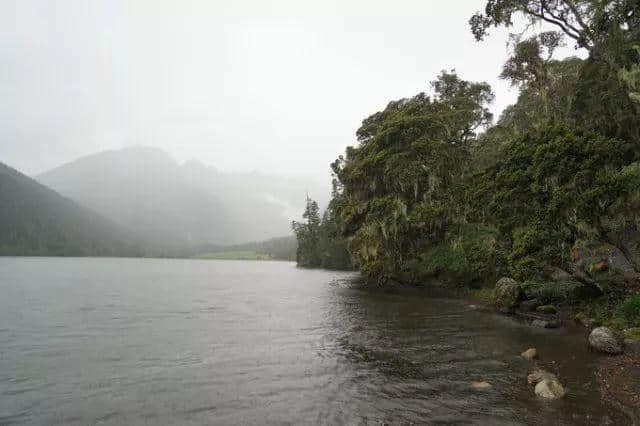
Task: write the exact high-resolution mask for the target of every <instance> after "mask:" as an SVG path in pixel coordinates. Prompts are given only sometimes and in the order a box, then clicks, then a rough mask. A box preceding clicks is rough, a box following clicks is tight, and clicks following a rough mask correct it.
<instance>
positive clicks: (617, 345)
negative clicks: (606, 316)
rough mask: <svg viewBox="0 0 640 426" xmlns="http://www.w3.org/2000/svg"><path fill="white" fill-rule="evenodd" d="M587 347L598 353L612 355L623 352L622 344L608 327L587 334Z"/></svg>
mask: <svg viewBox="0 0 640 426" xmlns="http://www.w3.org/2000/svg"><path fill="white" fill-rule="evenodd" d="M589 346H591V348H593V349H595V350H597V351H598V352H603V353H607V354H612V355H618V354H621V353H622V352H623V351H624V348H623V346H622V342H621V341H620V339H619V338H618V337H617V336H616V335H615V334H614V333H613V331H612V330H611V329H610V328H608V327H597V328H594V329H593V331H592V332H591V334H589Z"/></svg>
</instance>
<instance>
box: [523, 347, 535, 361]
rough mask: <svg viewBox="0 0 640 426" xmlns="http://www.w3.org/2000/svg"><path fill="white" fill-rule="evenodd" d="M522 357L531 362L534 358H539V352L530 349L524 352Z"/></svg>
mask: <svg viewBox="0 0 640 426" xmlns="http://www.w3.org/2000/svg"><path fill="white" fill-rule="evenodd" d="M520 356H521V357H522V358H524V359H526V360H527V361H531V360H533V359H534V358H538V350H537V349H536V348H529V349H527V350H526V351H524V352H522V353H521V354H520Z"/></svg>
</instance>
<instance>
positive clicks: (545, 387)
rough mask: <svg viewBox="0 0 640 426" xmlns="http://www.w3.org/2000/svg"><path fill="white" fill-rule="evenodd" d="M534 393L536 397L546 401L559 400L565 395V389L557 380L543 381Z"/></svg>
mask: <svg viewBox="0 0 640 426" xmlns="http://www.w3.org/2000/svg"><path fill="white" fill-rule="evenodd" d="M534 392H535V394H536V395H538V396H541V397H542V398H546V399H559V398H562V397H563V396H564V395H565V393H566V392H565V390H564V387H563V386H562V385H561V384H560V382H559V381H558V380H557V379H556V380H542V381H541V382H539V383H538V384H537V385H536V387H535V389H534Z"/></svg>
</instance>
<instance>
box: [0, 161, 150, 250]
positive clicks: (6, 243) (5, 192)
mask: <svg viewBox="0 0 640 426" xmlns="http://www.w3.org/2000/svg"><path fill="white" fill-rule="evenodd" d="M139 254H140V250H139V249H138V248H137V246H136V244H135V242H134V241H133V239H132V238H131V237H129V236H128V232H127V231H126V230H125V229H123V228H121V227H119V226H117V225H115V224H114V223H112V222H110V221H109V220H107V219H105V218H103V217H101V216H100V215H98V214H97V213H95V212H93V211H91V210H88V209H86V208H83V207H81V206H79V205H77V204H76V203H74V202H73V201H71V200H69V199H67V198H64V197H62V196H61V195H59V194H58V193H56V192H55V191H53V190H51V189H49V188H47V187H45V186H43V185H41V184H39V183H38V182H36V181H35V180H33V179H31V178H29V177H27V176H25V175H23V174H22V173H20V172H18V171H17V170H15V169H13V168H11V167H9V166H7V165H5V164H2V163H0V255H54V256H107V255H118V256H135V255H139Z"/></svg>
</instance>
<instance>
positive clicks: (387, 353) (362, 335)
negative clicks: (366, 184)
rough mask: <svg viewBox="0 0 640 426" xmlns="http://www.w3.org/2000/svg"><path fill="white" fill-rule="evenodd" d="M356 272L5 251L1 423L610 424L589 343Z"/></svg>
mask: <svg viewBox="0 0 640 426" xmlns="http://www.w3.org/2000/svg"><path fill="white" fill-rule="evenodd" d="M354 277H355V275H354V274H351V273H337V272H329V271H321V270H305V269H298V268H296V267H295V265H294V264H292V263H288V262H251V261H213V260H212V261H206V260H205V261H201V260H162V259H91V258H75V259H74V258H66V259H63V258H0V295H1V297H0V424H33V423H36V424H211V423H215V424H305V423H308V424H369V423H370V424H380V423H410V422H413V423H432V424H433V423H436V424H580V425H582V424H603V423H604V424H606V423H608V422H611V421H615V415H616V414H615V413H611V412H609V410H608V409H607V407H604V406H602V404H601V402H600V399H599V395H598V392H597V389H596V384H595V381H594V379H593V366H594V364H595V361H596V358H595V356H594V355H593V354H591V353H590V352H589V351H588V350H587V348H586V345H585V341H584V336H583V335H581V334H572V333H571V332H569V331H566V330H543V329H533V328H531V327H527V326H524V325H519V324H517V323H515V322H513V321H511V320H509V319H506V318H503V317H501V316H498V315H493V314H490V313H486V312H481V311H479V310H477V309H473V308H472V307H469V306H468V304H467V303H465V302H464V301H462V300H455V299H448V298H438V297H433V296H429V294H428V292H426V291H424V290H407V289H402V290H399V289H391V290H371V289H367V288H364V287H362V286H361V285H360V284H358V283H357V281H355V280H354ZM530 346H535V347H537V348H538V350H539V352H540V353H541V356H542V362H543V363H544V364H545V367H547V368H550V369H552V370H553V371H554V372H556V373H558V374H559V375H560V378H561V381H562V382H563V383H564V384H565V385H566V386H567V387H568V388H569V395H568V396H567V397H566V398H565V399H563V400H561V401H554V402H545V401H541V400H539V399H538V398H536V397H535V396H534V395H533V391H532V389H531V387H529V386H528V385H527V384H526V374H527V373H528V371H529V370H530V369H531V364H529V363H527V362H526V361H524V360H522V359H521V358H520V357H519V356H518V354H519V353H520V352H521V351H523V350H524V349H526V348H528V347H530ZM474 380H485V381H488V382H490V383H491V384H492V385H493V387H492V388H491V389H490V390H487V391H476V390H473V389H472V388H471V387H470V383H471V381H474Z"/></svg>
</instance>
